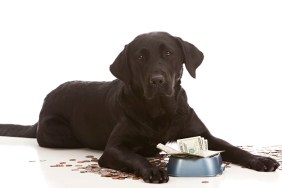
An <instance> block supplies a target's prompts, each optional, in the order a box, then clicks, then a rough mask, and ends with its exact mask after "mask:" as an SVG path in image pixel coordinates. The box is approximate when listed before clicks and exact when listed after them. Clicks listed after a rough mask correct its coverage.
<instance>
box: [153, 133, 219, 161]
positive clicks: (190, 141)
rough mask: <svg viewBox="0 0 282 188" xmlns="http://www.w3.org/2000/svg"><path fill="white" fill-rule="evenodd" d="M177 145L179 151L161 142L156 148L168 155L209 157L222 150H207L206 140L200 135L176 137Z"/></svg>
mask: <svg viewBox="0 0 282 188" xmlns="http://www.w3.org/2000/svg"><path fill="white" fill-rule="evenodd" d="M177 145H178V148H179V150H180V151H177V150H175V149H173V148H170V147H168V146H165V145H163V144H158V145H157V148H159V149H160V150H162V151H164V152H166V153H168V154H170V155H178V156H184V157H185V156H196V157H211V156H214V155H216V154H219V153H221V152H222V151H211V150H208V140H207V139H205V138H203V137H201V136H196V137H190V138H184V139H178V140H177Z"/></svg>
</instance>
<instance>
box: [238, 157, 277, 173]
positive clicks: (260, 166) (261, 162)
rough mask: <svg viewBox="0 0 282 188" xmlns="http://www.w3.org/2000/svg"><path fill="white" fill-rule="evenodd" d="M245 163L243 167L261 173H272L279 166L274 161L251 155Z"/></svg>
mask: <svg viewBox="0 0 282 188" xmlns="http://www.w3.org/2000/svg"><path fill="white" fill-rule="evenodd" d="M246 162H247V163H245V164H244V166H245V167H247V168H250V169H254V170H257V171H261V172H272V171H275V170H276V169H277V168H278V167H279V166H280V164H279V163H278V162H277V161H276V160H274V159H272V158H270V157H263V156H258V155H252V156H251V157H250V158H248V160H247V161H246Z"/></svg>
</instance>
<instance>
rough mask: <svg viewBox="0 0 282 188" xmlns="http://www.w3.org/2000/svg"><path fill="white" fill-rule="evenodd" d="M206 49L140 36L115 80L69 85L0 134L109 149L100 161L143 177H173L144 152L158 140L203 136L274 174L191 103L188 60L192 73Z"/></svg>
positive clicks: (118, 65) (117, 66)
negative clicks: (214, 131)
mask: <svg viewBox="0 0 282 188" xmlns="http://www.w3.org/2000/svg"><path fill="white" fill-rule="evenodd" d="M203 58H204V56H203V54H202V52H201V51H199V50H198V49H197V48H196V47H195V46H194V45H192V44H190V43H188V42H185V41H183V40H182V39H180V38H177V37H173V36H171V35H169V34H168V33H162V32H154V33H148V34H143V35H140V36H138V37H137V38H135V39H134V40H133V41H132V42H131V43H129V44H128V45H126V46H125V48H124V50H123V51H122V52H121V53H120V54H119V56H118V57H117V58H116V60H115V61H114V63H113V64H112V65H111V67H110V70H111V72H112V74H113V75H114V76H116V77H117V78H118V79H117V80H114V81H112V82H79V81H74V82H67V83H65V84H62V85H61V86H59V87H58V88H57V89H55V90H54V91H52V92H51V93H50V94H49V95H48V96H47V97H46V98H45V101H44V104H43V107H42V110H41V112H40V117H39V121H38V123H36V124H35V125H33V126H29V127H27V126H20V125H1V126H0V135H5V136H23V137H36V138H37V141H38V143H39V145H40V146H42V147H51V148H79V147H89V148H93V149H99V150H104V153H103V155H102V156H101V158H100V159H99V165H100V166H102V167H108V168H112V169H117V170H122V171H130V172H134V173H135V174H136V175H138V176H141V177H142V178H143V180H144V181H145V182H150V183H164V182H167V181H168V175H167V173H166V172H165V171H163V170H160V169H158V168H157V167H155V166H152V165H151V164H150V163H149V162H148V161H147V160H146V158H145V157H147V156H154V155H156V154H157V153H159V150H158V149H156V145H157V144H158V143H163V144H165V143H167V142H173V141H176V140H177V139H180V138H186V137H192V136H203V137H204V138H206V139H207V140H208V143H209V149H211V150H225V152H224V153H222V157H223V160H225V161H230V162H233V163H237V164H240V165H242V166H245V167H248V168H251V169H255V170H258V171H275V170H276V169H277V167H278V166H279V163H278V162H276V161H275V160H274V159H272V158H267V157H262V156H256V155H252V154H250V153H248V152H246V151H243V150H241V149H239V148H237V147H234V146H232V145H231V144H229V143H227V142H226V141H224V140H221V139H218V138H216V137H214V136H212V135H211V133H210V132H209V131H208V129H207V128H206V126H205V125H204V124H203V123H202V121H201V120H200V119H199V118H198V117H197V115H196V113H195V112H194V110H193V109H192V108H191V107H190V106H189V105H188V104H187V96H186V93H185V91H184V90H183V88H182V87H181V85H180V79H181V76H182V71H183V64H185V67H186V69H187V70H188V72H189V74H190V75H191V76H192V77H194V78H195V76H196V74H195V71H196V69H197V67H198V66H199V65H200V64H201V63H202V61H203Z"/></svg>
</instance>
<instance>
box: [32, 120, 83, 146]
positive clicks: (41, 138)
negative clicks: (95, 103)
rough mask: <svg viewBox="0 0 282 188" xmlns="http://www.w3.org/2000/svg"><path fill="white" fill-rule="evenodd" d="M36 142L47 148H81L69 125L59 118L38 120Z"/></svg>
mask: <svg viewBox="0 0 282 188" xmlns="http://www.w3.org/2000/svg"><path fill="white" fill-rule="evenodd" d="M37 142H38V144H39V145H40V146H41V147H48V148H82V147H83V145H82V144H81V143H79V142H78V141H77V139H76V137H75V136H74V134H73V132H72V130H71V127H70V125H69V123H68V122H67V121H66V120H64V119H63V118H61V117H59V116H47V117H43V118H41V119H40V120H39V126H38V132H37Z"/></svg>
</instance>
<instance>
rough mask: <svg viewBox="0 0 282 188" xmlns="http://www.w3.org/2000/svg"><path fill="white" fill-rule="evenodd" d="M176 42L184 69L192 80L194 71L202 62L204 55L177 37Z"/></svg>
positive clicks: (194, 74) (194, 75)
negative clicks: (182, 58)
mask: <svg viewBox="0 0 282 188" xmlns="http://www.w3.org/2000/svg"><path fill="white" fill-rule="evenodd" d="M177 40H178V42H179V44H180V47H181V49H182V53H183V56H184V63H185V66H186V69H187V70H188V72H189V74H190V75H191V76H192V77H193V78H196V69H197V68H198V67H199V66H200V65H201V63H202V62H203V59H204V54H203V53H202V52H201V51H200V50H199V49H198V48H196V46H194V45H193V44H191V43H189V42H186V41H184V40H182V39H181V38H179V37H177Z"/></svg>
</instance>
